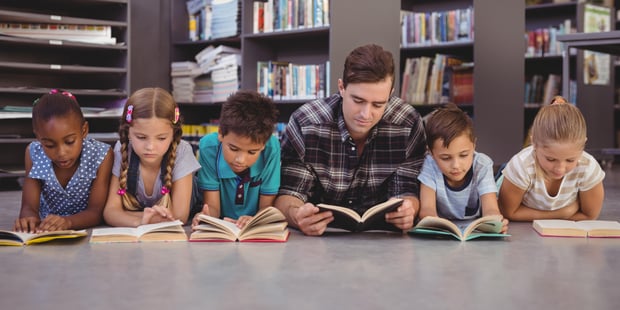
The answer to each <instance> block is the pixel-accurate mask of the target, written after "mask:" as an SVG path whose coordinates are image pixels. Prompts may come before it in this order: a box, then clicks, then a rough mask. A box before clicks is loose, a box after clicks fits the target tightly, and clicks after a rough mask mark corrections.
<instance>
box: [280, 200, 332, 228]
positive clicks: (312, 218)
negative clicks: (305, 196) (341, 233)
mask: <svg viewBox="0 0 620 310" xmlns="http://www.w3.org/2000/svg"><path fill="white" fill-rule="evenodd" d="M275 207H276V208H278V209H279V210H280V211H282V213H283V214H284V216H286V220H287V222H288V224H289V226H292V227H295V228H298V229H299V230H301V231H302V232H303V233H304V234H305V235H308V236H320V235H322V234H323V233H324V232H325V229H327V224H329V223H330V222H331V221H333V220H334V217H333V215H332V213H331V212H329V211H326V212H320V213H319V208H317V207H316V206H315V205H313V204H311V203H304V202H303V201H302V200H300V199H299V198H296V197H294V196H291V195H280V196H278V198H276V201H275Z"/></svg>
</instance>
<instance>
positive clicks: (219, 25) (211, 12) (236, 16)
mask: <svg viewBox="0 0 620 310" xmlns="http://www.w3.org/2000/svg"><path fill="white" fill-rule="evenodd" d="M186 7H187V15H188V18H189V21H188V26H189V39H190V40H191V41H199V40H213V39H220V38H227V37H234V36H237V35H239V34H240V32H241V15H240V14H241V13H240V12H241V2H240V1H239V0H189V1H187V2H186Z"/></svg>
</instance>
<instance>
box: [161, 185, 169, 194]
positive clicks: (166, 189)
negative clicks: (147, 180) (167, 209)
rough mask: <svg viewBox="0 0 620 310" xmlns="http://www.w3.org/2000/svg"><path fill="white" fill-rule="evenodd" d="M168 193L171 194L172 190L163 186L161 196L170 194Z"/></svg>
mask: <svg viewBox="0 0 620 310" xmlns="http://www.w3.org/2000/svg"><path fill="white" fill-rule="evenodd" d="M168 193H170V190H169V189H168V188H167V187H165V186H162V187H161V194H162V195H166V194H168Z"/></svg>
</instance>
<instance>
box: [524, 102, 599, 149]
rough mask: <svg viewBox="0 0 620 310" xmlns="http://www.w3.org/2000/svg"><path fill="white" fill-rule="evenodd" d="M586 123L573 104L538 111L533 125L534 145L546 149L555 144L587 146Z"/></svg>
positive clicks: (553, 106) (556, 105) (548, 107)
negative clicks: (565, 143) (547, 146)
mask: <svg viewBox="0 0 620 310" xmlns="http://www.w3.org/2000/svg"><path fill="white" fill-rule="evenodd" d="M586 137H587V131H586V121H585V119H584V118H583V115H582V114H581V111H579V109H578V108H577V107H576V106H574V105H572V104H552V105H548V106H544V107H542V108H541V109H540V111H538V114H536V117H535V118H534V123H533V124H532V144H533V145H534V146H540V147H544V146H546V145H549V144H551V143H554V142H568V143H578V144H581V146H582V148H584V147H585V144H586Z"/></svg>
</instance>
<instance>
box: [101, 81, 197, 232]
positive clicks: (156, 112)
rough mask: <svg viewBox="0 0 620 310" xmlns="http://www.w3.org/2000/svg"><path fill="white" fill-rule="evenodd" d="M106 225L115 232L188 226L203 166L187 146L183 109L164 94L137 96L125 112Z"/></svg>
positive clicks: (157, 90) (138, 93)
mask: <svg viewBox="0 0 620 310" xmlns="http://www.w3.org/2000/svg"><path fill="white" fill-rule="evenodd" d="M118 132H119V138H120V139H119V141H118V142H117V143H116V145H115V147H114V166H113V167H112V174H113V175H112V178H111V180H110V190H109V193H108V200H107V202H106V206H105V209H104V213H103V216H104V219H105V220H106V222H107V223H108V224H109V225H112V226H134V227H135V226H139V225H142V224H150V223H157V222H162V221H170V220H176V219H179V220H182V221H183V222H186V221H187V219H188V217H189V215H190V211H191V207H192V205H193V204H194V202H192V183H193V174H194V172H195V171H196V170H198V169H199V168H200V164H198V161H197V160H196V157H195V156H194V154H193V151H192V147H191V146H190V145H189V143H188V142H186V141H184V140H181V134H182V130H181V119H180V113H179V108H178V106H177V104H176V103H175V101H174V99H173V98H172V96H171V95H170V94H169V93H168V92H167V91H165V90H163V89H161V88H143V89H140V90H138V91H136V92H135V93H133V94H132V95H131V96H130V97H129V99H128V100H127V102H126V103H125V107H124V109H123V115H122V118H121V123H120V126H119V131H118Z"/></svg>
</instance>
